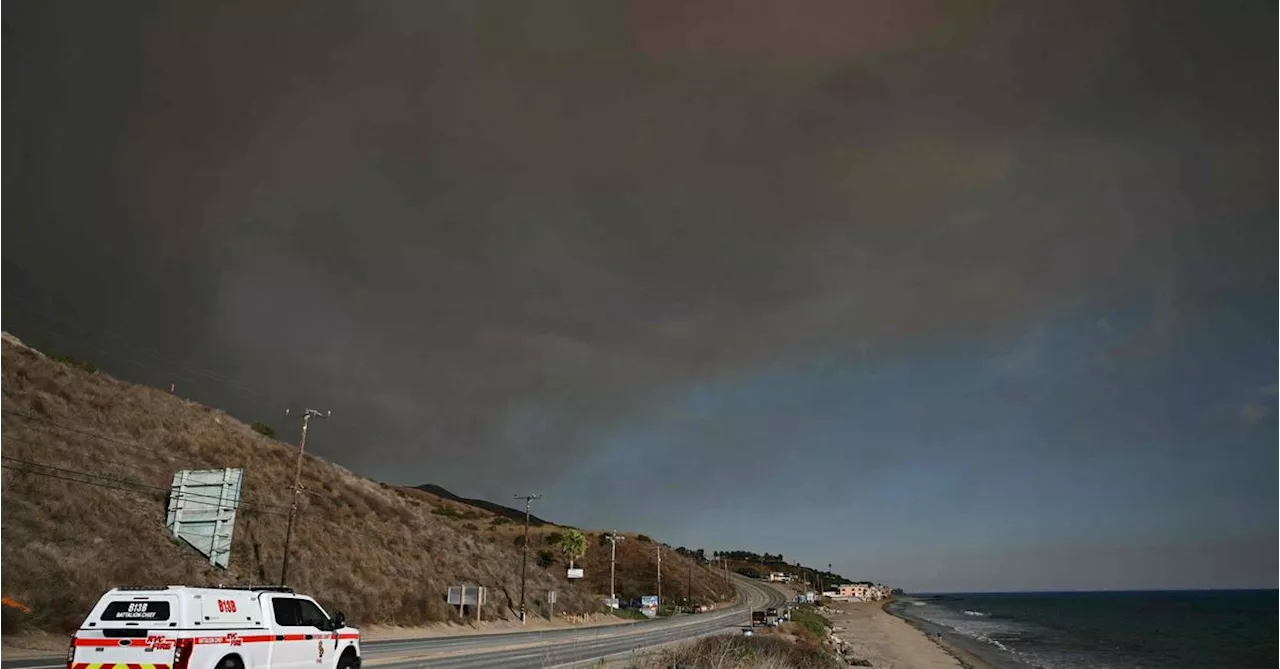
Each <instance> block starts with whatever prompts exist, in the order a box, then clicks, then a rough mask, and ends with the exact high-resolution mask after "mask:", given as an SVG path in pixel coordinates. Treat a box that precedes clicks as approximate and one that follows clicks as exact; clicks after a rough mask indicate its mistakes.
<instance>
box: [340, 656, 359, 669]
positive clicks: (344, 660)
mask: <svg viewBox="0 0 1280 669" xmlns="http://www.w3.org/2000/svg"><path fill="white" fill-rule="evenodd" d="M338 669H356V654H355V653H343V654H342V657H341V658H340V659H339V660H338Z"/></svg>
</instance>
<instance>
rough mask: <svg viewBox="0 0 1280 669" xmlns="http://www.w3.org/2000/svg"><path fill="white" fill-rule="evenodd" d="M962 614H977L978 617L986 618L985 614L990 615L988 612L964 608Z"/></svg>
mask: <svg viewBox="0 0 1280 669" xmlns="http://www.w3.org/2000/svg"><path fill="white" fill-rule="evenodd" d="M964 614H965V615H966V616H977V617H979V618H986V617H987V616H989V615H991V614H990V613H983V612H981V611H969V610H965V611H964Z"/></svg>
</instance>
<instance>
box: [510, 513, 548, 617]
mask: <svg viewBox="0 0 1280 669" xmlns="http://www.w3.org/2000/svg"><path fill="white" fill-rule="evenodd" d="M515 498H516V499H522V500H524V556H523V558H522V559H521V560H520V624H521V625H523V624H524V586H525V575H526V574H528V572H529V504H531V503H532V502H533V500H535V499H542V495H516V496H515Z"/></svg>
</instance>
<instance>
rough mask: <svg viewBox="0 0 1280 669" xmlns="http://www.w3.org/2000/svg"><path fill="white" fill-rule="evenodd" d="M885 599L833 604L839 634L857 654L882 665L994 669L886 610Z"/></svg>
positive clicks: (904, 668) (888, 667) (833, 619)
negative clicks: (883, 600)
mask: <svg viewBox="0 0 1280 669" xmlns="http://www.w3.org/2000/svg"><path fill="white" fill-rule="evenodd" d="M883 607H884V603H883V602H865V603H863V602H837V603H835V604H832V605H831V606H830V607H829V608H832V609H835V610H837V611H839V613H837V614H834V615H829V616H828V617H829V618H831V624H832V625H834V626H835V634H836V636H838V637H840V638H841V639H843V640H844V642H845V645H846V646H847V647H849V648H851V649H852V654H853V656H854V657H857V658H860V659H864V660H868V661H870V662H871V666H873V667H878V668H880V669H908V668H911V669H961V668H963V667H969V668H971V669H990V666H991V665H989V664H987V663H985V662H983V661H982V660H981V659H979V658H977V657H974V656H973V655H971V654H969V653H967V652H965V651H964V650H963V649H961V648H957V647H955V646H953V645H951V644H947V643H945V641H942V640H938V641H937V642H935V640H934V639H932V638H931V637H929V636H928V635H926V634H925V633H924V632H923V631H921V630H919V629H916V628H915V627H913V626H911V624H909V623H908V622H907V621H905V620H903V619H901V618H899V617H897V616H895V615H893V614H891V613H888V612H887V611H885V610H884V608H883Z"/></svg>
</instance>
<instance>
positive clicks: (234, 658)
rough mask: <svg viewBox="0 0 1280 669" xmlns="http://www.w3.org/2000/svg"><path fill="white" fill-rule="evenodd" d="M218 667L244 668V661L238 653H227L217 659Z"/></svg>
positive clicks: (221, 668) (228, 668)
mask: <svg viewBox="0 0 1280 669" xmlns="http://www.w3.org/2000/svg"><path fill="white" fill-rule="evenodd" d="M218 669H244V662H242V661H241V660H240V656H239V655H228V656H226V657H224V658H222V659H221V660H218Z"/></svg>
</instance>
